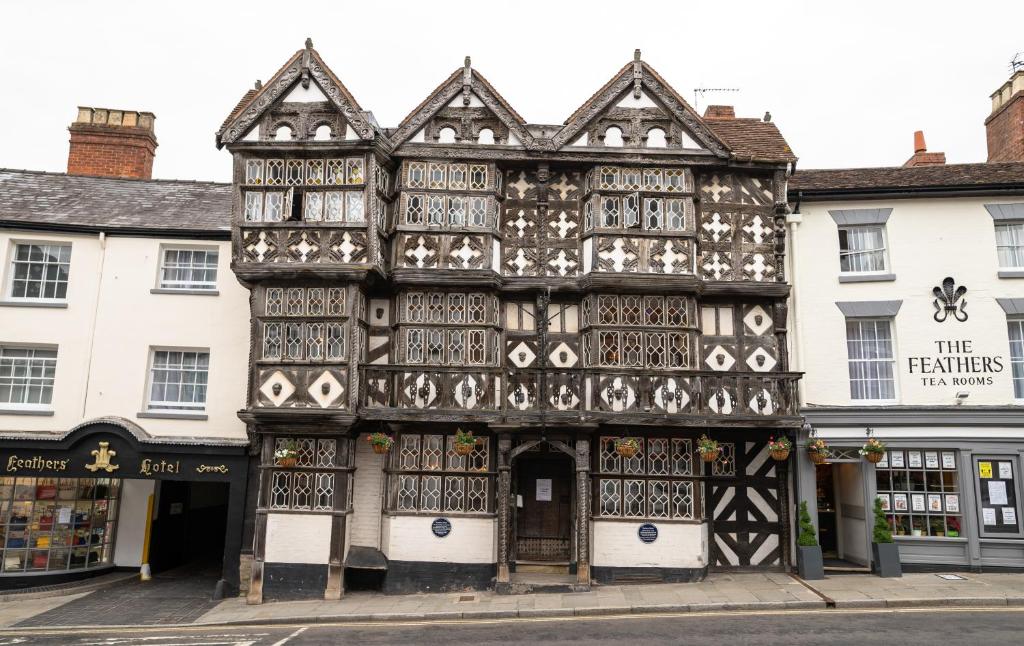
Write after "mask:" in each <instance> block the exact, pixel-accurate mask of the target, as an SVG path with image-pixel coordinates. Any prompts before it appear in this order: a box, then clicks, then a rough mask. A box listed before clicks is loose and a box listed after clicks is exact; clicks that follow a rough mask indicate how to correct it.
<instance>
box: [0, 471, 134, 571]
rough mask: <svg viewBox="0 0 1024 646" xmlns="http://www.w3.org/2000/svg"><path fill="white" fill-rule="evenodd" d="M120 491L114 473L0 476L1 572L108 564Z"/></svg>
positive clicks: (115, 525)
mask: <svg viewBox="0 0 1024 646" xmlns="http://www.w3.org/2000/svg"><path fill="white" fill-rule="evenodd" d="M120 491H121V481H120V480H118V479H114V478H11V477H6V478H0V545H2V549H3V573H4V574H15V573H23V572H64V571H68V570H83V569H87V568H94V567H102V566H109V565H112V563H113V558H114V536H115V535H116V531H115V530H116V527H117V517H118V503H119V501H120Z"/></svg>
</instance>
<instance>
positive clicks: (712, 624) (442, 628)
mask: <svg viewBox="0 0 1024 646" xmlns="http://www.w3.org/2000/svg"><path fill="white" fill-rule="evenodd" d="M1022 634H1024V608H1022V609H1021V610H1020V611H1015V610H1007V609H1005V608H1003V609H994V610H984V609H976V610H955V609H944V610H930V609H929V610H897V611H843V610H825V611H815V612H785V613H782V612H775V613H708V614H682V615H630V616H627V617H599V618H580V619H573V618H566V619H538V620H529V619H510V620H505V621H486V622H485V621H465V622H444V623H380V624H336V625H310V626H249V627H246V626H241V627H230V628H201V627H196V628H137V629H128V630H125V629H91V630H88V631H83V632H78V633H75V632H68V631H62V632H46V631H40V630H38V629H24V630H20V631H16V632H15V631H9V630H2V631H0V646H14V645H16V644H17V645H21V644H31V645H36V644H38V645H40V646H43V645H46V646H51V645H52V646H58V645H59V646H143V645H145V646H313V645H319V644H332V645H333V644H358V645H360V646H362V645H376V644H389V645H390V644H403V645H404V644H417V645H418V644H429V645H434V644H438V645H441V644H443V645H444V646H461V645H472V646H486V645H490V644H495V645H497V644H500V645H502V646H507V645H508V644H530V645H531V646H543V645H545V644H587V645H590V644H638V643H640V644H643V645H644V646H649V645H652V644H722V645H724V646H743V645H747V644H756V645H758V646H762V645H767V646H771V645H775V644H778V645H780V646H782V645H785V646H794V645H796V646H801V645H805V644H806V645H808V646H809V645H815V646H817V645H820V644H828V646H846V645H850V646H854V645H856V646H874V645H876V644H877V645H879V646H883V645H884V646H892V645H893V644H899V645H900V646H913V645H918V644H921V645H924V644H927V645H928V646H938V645H941V646H947V645H951V644H971V645H973V646H978V645H981V644H998V645H1003V644H1007V645H1009V644H1020V643H1022V641H1024V637H1022Z"/></svg>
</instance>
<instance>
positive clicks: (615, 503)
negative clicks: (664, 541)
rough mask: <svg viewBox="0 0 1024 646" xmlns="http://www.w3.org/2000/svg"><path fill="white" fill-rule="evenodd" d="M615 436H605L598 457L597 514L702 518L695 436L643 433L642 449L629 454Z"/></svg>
mask: <svg viewBox="0 0 1024 646" xmlns="http://www.w3.org/2000/svg"><path fill="white" fill-rule="evenodd" d="M615 439H616V438H614V437H602V438H601V441H600V453H599V454H598V456H597V462H598V473H597V475H595V476H594V480H595V483H596V484H595V486H596V488H597V515H598V516H600V517H604V518H636V519H649V520H653V519H666V520H699V519H700V518H699V517H700V505H699V503H698V500H697V498H698V496H699V491H700V483H699V481H697V480H694V479H693V476H694V475H696V474H695V473H694V466H695V465H696V464H699V462H697V461H695V460H694V454H693V442H692V440H690V439H689V438H663V437H661V438H659V437H648V438H638V439H639V440H640V450H639V451H637V452H636V454H635V455H633V456H632V457H629V458H626V457H623V456H621V455H619V453H618V452H617V451H616V450H615Z"/></svg>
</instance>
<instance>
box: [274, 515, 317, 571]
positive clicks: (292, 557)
mask: <svg viewBox="0 0 1024 646" xmlns="http://www.w3.org/2000/svg"><path fill="white" fill-rule="evenodd" d="M330 552H331V517H330V516H328V515H327V514H267V547H266V552H265V556H264V561H266V562H267V563H323V564H326V563H327V562H328V561H329V560H330Z"/></svg>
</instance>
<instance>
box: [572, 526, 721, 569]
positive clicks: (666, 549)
mask: <svg viewBox="0 0 1024 646" xmlns="http://www.w3.org/2000/svg"><path fill="white" fill-rule="evenodd" d="M642 524H643V523H642V522H636V523H628V522H619V521H608V520H605V521H601V520H595V521H593V522H592V523H591V537H592V540H591V549H590V553H591V556H590V563H591V565H597V566H605V567H674V568H702V567H704V566H705V565H707V563H708V557H707V552H708V526H707V525H706V524H703V523H701V524H680V523H655V525H657V527H658V539H657V540H656V541H654V542H653V543H644V542H643V541H641V540H640V538H639V536H637V530H638V529H639V528H640V525H642Z"/></svg>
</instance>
